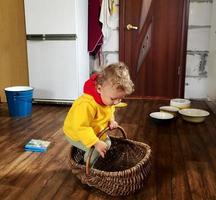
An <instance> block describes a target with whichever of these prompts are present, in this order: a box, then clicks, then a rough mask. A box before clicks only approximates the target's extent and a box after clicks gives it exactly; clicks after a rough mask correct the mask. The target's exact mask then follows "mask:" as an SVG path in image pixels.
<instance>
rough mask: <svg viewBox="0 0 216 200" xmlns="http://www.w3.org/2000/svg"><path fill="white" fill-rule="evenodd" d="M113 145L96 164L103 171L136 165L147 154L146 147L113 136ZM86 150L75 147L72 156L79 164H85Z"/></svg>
mask: <svg viewBox="0 0 216 200" xmlns="http://www.w3.org/2000/svg"><path fill="white" fill-rule="evenodd" d="M111 141H112V145H111V148H110V149H109V151H107V153H106V156H105V158H102V157H99V159H98V160H97V162H96V163H95V165H94V168H95V169H99V170H102V171H109V172H114V171H122V170H126V169H130V168H132V167H134V166H135V165H136V164H137V163H138V162H139V161H140V160H142V159H143V158H144V156H145V154H146V151H145V149H143V148H142V147H140V146H138V145H135V144H134V143H132V142H128V141H127V140H123V139H119V138H114V137H111ZM83 155H84V152H83V151H81V150H79V149H77V148H75V149H74V148H73V151H72V157H73V158H74V160H75V161H76V162H77V163H79V164H84V161H83Z"/></svg>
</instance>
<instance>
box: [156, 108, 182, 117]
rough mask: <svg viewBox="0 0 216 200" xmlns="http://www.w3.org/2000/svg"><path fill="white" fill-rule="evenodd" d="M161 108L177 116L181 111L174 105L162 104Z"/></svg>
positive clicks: (162, 110)
mask: <svg viewBox="0 0 216 200" xmlns="http://www.w3.org/2000/svg"><path fill="white" fill-rule="evenodd" d="M159 109H160V111H161V112H167V113H170V114H173V115H174V116H176V115H177V113H178V111H179V108H177V107H174V106H161V107H160V108H159Z"/></svg>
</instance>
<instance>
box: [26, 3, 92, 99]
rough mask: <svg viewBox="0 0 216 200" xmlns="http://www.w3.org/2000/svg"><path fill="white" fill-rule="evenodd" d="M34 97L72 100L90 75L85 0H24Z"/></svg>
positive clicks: (79, 93)
mask: <svg viewBox="0 0 216 200" xmlns="http://www.w3.org/2000/svg"><path fill="white" fill-rule="evenodd" d="M24 5H25V23H26V35H27V37H26V38H27V56H28V70H29V82H30V86H31V87H33V88H34V92H33V99H34V101H50V102H71V101H73V100H75V99H76V98H77V97H78V96H79V95H81V94H82V88H83V84H84V82H85V80H86V79H87V78H88V77H89V54H88V50H87V34H88V1H87V0H24Z"/></svg>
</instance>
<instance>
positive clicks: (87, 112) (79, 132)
mask: <svg viewBox="0 0 216 200" xmlns="http://www.w3.org/2000/svg"><path fill="white" fill-rule="evenodd" d="M133 90H134V84H133V82H132V81H131V79H130V75H129V71H128V67H127V66H126V65H125V64H124V63H122V62H119V63H115V64H110V65H108V66H107V67H106V68H104V69H103V70H102V71H101V72H96V73H95V74H93V75H92V76H91V77H90V79H89V80H87V81H86V82H85V84H84V94H83V95H82V96H80V97H79V98H78V99H77V100H75V101H74V103H73V105H72V107H71V108H70V110H69V112H68V114H67V116H66V119H65V122H64V127H63V130H64V133H65V136H66V138H67V140H68V141H69V142H70V143H71V144H72V145H73V146H75V147H77V148H78V149H81V150H83V151H85V155H84V161H86V159H87V156H88V153H89V150H90V148H91V147H92V146H94V147H95V150H94V152H93V154H92V158H91V161H90V163H91V165H93V164H94V163H95V161H96V160H97V159H98V157H99V156H102V157H103V158H104V156H105V154H106V152H107V150H108V149H109V148H110V145H111V141H110V138H109V137H108V136H107V135H106V134H104V135H103V136H102V137H101V138H100V139H99V138H98V137H97V135H98V134H99V133H100V132H101V131H102V130H103V129H105V128H106V127H108V126H109V128H110V129H113V128H116V127H117V126H118V123H117V122H116V121H115V117H114V111H115V105H116V104H118V103H120V102H121V99H122V98H124V97H125V96H126V95H129V94H131V93H132V92H133Z"/></svg>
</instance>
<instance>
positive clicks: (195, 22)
mask: <svg viewBox="0 0 216 200" xmlns="http://www.w3.org/2000/svg"><path fill="white" fill-rule="evenodd" d="M211 11H212V1H211V0H202V1H201V0H191V1H190V10H189V29H188V44H187V62H186V78H185V97H186V98H194V99H202V98H207V81H208V77H209V73H208V65H207V59H208V55H209V35H210V28H211Z"/></svg>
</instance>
